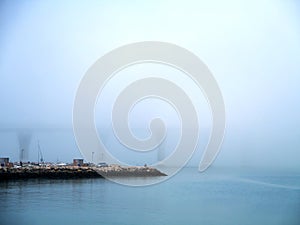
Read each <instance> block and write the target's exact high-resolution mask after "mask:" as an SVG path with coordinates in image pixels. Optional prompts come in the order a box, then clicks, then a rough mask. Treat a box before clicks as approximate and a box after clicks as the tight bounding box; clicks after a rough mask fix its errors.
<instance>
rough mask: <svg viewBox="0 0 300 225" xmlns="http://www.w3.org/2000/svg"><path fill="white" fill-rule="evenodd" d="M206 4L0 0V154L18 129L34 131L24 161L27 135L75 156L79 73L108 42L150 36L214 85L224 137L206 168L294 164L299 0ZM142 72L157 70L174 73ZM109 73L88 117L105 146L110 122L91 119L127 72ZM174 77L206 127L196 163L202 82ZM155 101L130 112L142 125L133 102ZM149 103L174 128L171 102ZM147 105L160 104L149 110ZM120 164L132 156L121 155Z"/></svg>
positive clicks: (10, 148) (49, 153) (299, 153)
mask: <svg viewBox="0 0 300 225" xmlns="http://www.w3.org/2000/svg"><path fill="white" fill-rule="evenodd" d="M209 2H210V3H208V2H207V1H203V2H201V1H164V2H160V1H151V2H147V3H146V2H126V1H115V2H114V3H112V2H109V1H95V2H94V1H91V2H89V3H88V4H87V3H86V4H84V3H83V2H82V3H80V2H73V1H64V2H63V3H61V2H59V1H40V2H39V1H27V2H26V1H23V2H21V1H1V3H0V49H1V51H0V81H1V82H0V103H1V112H0V156H9V157H11V158H12V160H19V149H20V143H19V140H20V137H19V138H18V131H22V129H21V128H26V130H25V131H27V132H29V133H32V135H31V143H30V144H29V146H30V147H28V148H29V155H28V160H32V161H33V160H36V155H37V151H36V143H37V140H40V144H41V148H42V149H43V154H44V155H45V156H44V158H45V159H46V160H48V161H56V160H57V159H58V160H59V161H71V159H72V158H73V157H81V155H80V152H79V150H78V149H77V147H76V143H75V138H74V135H73V134H72V107H73V102H74V98H75V93H76V90H77V87H78V85H79V83H80V80H81V78H82V77H83V76H84V74H85V72H86V71H87V69H88V68H89V67H90V66H91V65H92V64H93V63H94V62H95V61H96V60H97V59H98V58H99V57H101V56H102V55H104V54H105V53H107V52H109V51H111V50H113V49H114V48H117V47H119V46H122V45H125V44H129V43H132V42H137V41H147V40H155V41H165V42H170V43H174V44H177V45H179V46H182V47H184V48H186V49H189V50H190V51H192V52H193V53H194V54H196V55H197V56H198V57H199V58H200V59H202V60H203V61H204V62H205V63H206V65H207V66H208V67H209V69H210V70H211V72H212V73H213V75H214V76H215V79H216V80H217V82H218V84H219V86H220V88H221V91H222V94H223V97H224V101H225V107H226V119H227V122H226V135H225V139H224V143H223V146H222V150H221V153H220V155H219V156H218V158H217V160H216V162H215V165H219V166H249V167H269V168H287V169H289V168H292V169H300V164H299V160H300V141H299V140H300V139H299V137H300V128H299V127H300V118H299V115H300V104H299V99H300V93H299V84H300V76H299V71H300V14H299V12H300V11H299V10H300V5H299V3H297V1H251V2H248V3H242V2H241V1H229V2H227V1H226V3H225V1H209ZM144 69H145V68H144ZM146 69H147V72H150V73H151V72H152V73H154V72H155V73H159V72H162V73H165V74H166V76H168V75H169V76H171V74H172V73H173V72H172V71H169V70H168V69H162V68H152V69H150V68H147V67H146ZM142 70H143V67H141V68H140V69H136V71H135V72H134V71H127V74H134V73H135V75H133V76H136V78H137V77H138V76H139V74H140V73H142V72H141V71H142ZM125 73H126V72H125ZM144 75H147V73H145V74H144ZM175 77H176V76H175ZM176 79H178V80H177V81H178V83H180V82H181V81H180V78H176ZM114 82H115V83H114V84H111V86H108V87H107V88H106V90H105V92H104V93H103V95H104V99H103V101H102V103H101V105H97V107H96V109H97V111H96V112H97V113H96V121H99V126H100V129H101V131H100V132H99V133H100V134H102V135H104V136H105V135H106V137H105V139H106V143H108V145H109V144H110V145H113V146H114V148H115V149H116V148H118V149H121V147H118V146H117V142H116V140H114V137H112V136H111V135H112V133H111V130H110V128H106V126H108V125H109V124H106V123H105V122H104V123H103V124H101V121H103V120H102V118H106V117H108V116H109V108H110V107H111V105H110V104H111V103H110V101H111V99H112V98H113V96H114V95H117V91H121V90H119V89H121V88H122V86H123V85H124V83H126V82H128V80H126V79H125V80H122V79H121V81H118V80H114ZM181 83H182V82H181ZM113 85H115V86H113ZM183 85H185V88H186V89H187V90H190V92H191V95H192V98H193V99H194V100H195V104H196V105H197V109H198V110H199V112H200V114H199V118H200V123H202V125H201V126H203V128H204V129H203V133H202V136H201V137H203V138H202V139H201V140H200V142H199V148H198V150H197V153H196V154H195V155H194V157H193V158H192V160H191V165H197V164H198V162H199V160H200V158H201V154H202V151H203V148H204V146H205V143H206V142H207V138H208V135H209V130H208V128H207V127H209V125H210V122H209V120H210V119H211V118H210V116H209V113H208V111H207V110H208V109H207V106H205V99H204V98H203V95H202V94H201V91H199V90H196V88H195V87H193V85H192V84H191V83H189V82H187V83H185V84H183ZM113 87H114V88H113ZM105 96H106V98H105ZM198 97H199V98H198ZM151 104H152V105H151ZM153 104H162V103H155V102H154V103H149V104H148V105H146V104H144V105H141V106H139V108H137V109H136V111H133V113H135V115H136V116H134V115H133V116H132V117H131V119H132V121H133V123H137V124H136V126H138V124H139V123H138V122H141V124H144V122H145V120H146V119H147V116H145V113H144V112H143V111H147V112H148V111H151V109H153V108H154V106H153ZM103 105H105V107H103ZM103 108H104V110H102V111H101V109H103ZM159 108H161V109H164V110H167V113H166V114H167V115H171V116H169V117H168V116H167V117H166V120H168V122H169V124H170V129H171V130H172V129H176V128H177V127H178V120H177V119H176V114H174V113H172V109H171V108H170V107H168V106H166V105H163V104H162V106H161V107H159ZM201 112H203V113H202V114H201ZM153 113H154V114H155V113H163V112H159V110H154V109H153ZM143 115H144V116H143ZM201 116H202V117H201ZM135 118H139V119H138V120H137V121H138V122H136V121H135V120H134V119H135ZM104 121H107V120H104ZM134 121H135V122H134ZM101 127H102V128H101ZM103 127H105V129H104V128H103ZM144 132H145V131H144ZM19 133H20V132H19ZM173 133H174V134H173ZM176 137H178V135H177V136H176V131H175V130H174V131H172V132H170V137H169V140H168V143H169V145H170V146H174V143H175V142H176ZM21 139H22V138H21ZM169 145H167V146H169ZM124 157H125V158H126V157H129V156H124ZM132 157H133V158H132ZM151 157H152V155H149V156H148V159H147V160H149V162H151V161H152V159H150V158H151ZM137 158H138V157H137ZM152 158H153V157H152ZM128 161H130V162H133V163H135V161H138V162H137V163H141V162H140V161H139V160H135V158H134V156H131V155H130V160H128Z"/></svg>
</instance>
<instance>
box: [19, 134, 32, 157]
mask: <svg viewBox="0 0 300 225" xmlns="http://www.w3.org/2000/svg"><path fill="white" fill-rule="evenodd" d="M31 136H32V135H31V132H24V131H22V132H19V133H18V140H19V147H20V161H22V162H26V161H28V155H29V154H28V153H29V145H30V142H31Z"/></svg>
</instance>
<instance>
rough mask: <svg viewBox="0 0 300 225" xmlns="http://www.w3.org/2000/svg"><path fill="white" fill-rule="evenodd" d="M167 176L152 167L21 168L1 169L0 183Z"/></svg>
mask: <svg viewBox="0 0 300 225" xmlns="http://www.w3.org/2000/svg"><path fill="white" fill-rule="evenodd" d="M153 176H166V174H164V173H162V172H160V171H159V170H157V169H155V168H151V167H122V166H118V165H114V166H108V167H101V168H97V167H78V166H63V167H60V166H51V167H42V166H35V167H27V166H26V167H20V168H5V167H4V168H0V181H5V180H18V179H32V178H40V179H80V178H104V177H153Z"/></svg>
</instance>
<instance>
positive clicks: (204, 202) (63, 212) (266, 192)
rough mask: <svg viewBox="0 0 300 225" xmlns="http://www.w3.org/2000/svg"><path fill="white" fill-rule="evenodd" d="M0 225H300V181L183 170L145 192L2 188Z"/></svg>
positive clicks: (80, 183)
mask: <svg viewBox="0 0 300 225" xmlns="http://www.w3.org/2000/svg"><path fill="white" fill-rule="evenodd" d="M0 191H1V192H0V224H1V225H2V224H13V225H17V224H20V225H21V224H22V225H27V224H28V225H29V224H30V225H34V224H38V225H40V224H45V225H46V224H49V225H54V224H63V225H66V224H72V225H77V224H78V225H79V224H80V225H82V224H86V225H87V224H106V225H110V224H122V225H127V224H128V225H135V224H136V225H147V224H149V225H150V224H151V225H156V224H157V225H164V224H165V225H177V224H178V225H179V224H180V225H183V224H184V225H186V224H188V225H193V224H195V225H201V224H204V225H210V224H211V225H214V224H215V225H222V224H243V225H247V224H249V225H250V224H255V225H256V224H264V225H275V224H276V225H277V224H278V225H279V224H282V225H299V224H300V175H299V174H298V175H297V174H266V173H264V174H262V173H256V174H251V173H245V174H239V175H237V174H230V173H225V172H224V173H204V174H200V173H198V172H197V169H196V168H186V169H184V170H183V171H182V172H180V173H179V174H177V175H176V176H174V177H173V178H171V179H170V180H168V181H166V182H163V183H160V184H158V185H152V186H148V187H126V186H122V185H118V184H115V183H112V182H110V181H108V180H105V179H83V180H30V181H15V182H12V181H10V182H5V183H4V182H0Z"/></svg>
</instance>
